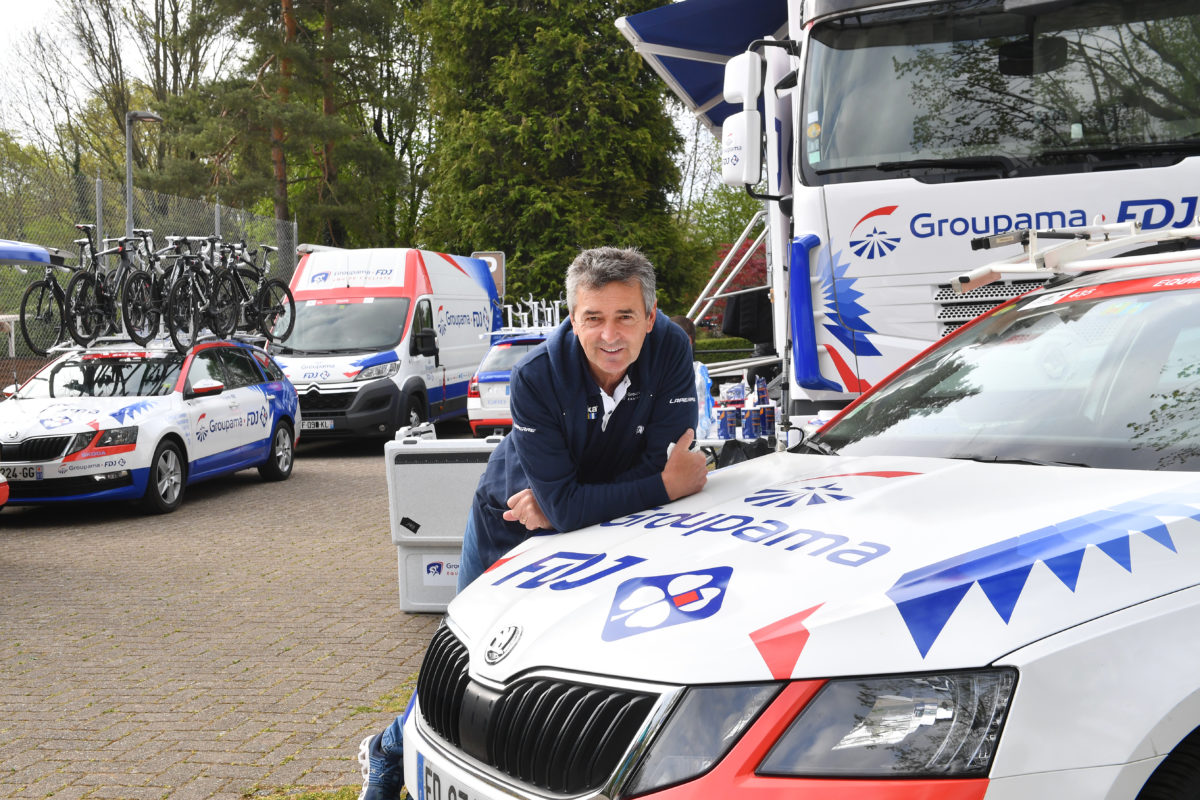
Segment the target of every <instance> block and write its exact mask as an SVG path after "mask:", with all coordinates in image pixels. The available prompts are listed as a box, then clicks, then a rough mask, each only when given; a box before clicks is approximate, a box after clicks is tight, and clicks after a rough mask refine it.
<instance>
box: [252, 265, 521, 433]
mask: <svg viewBox="0 0 1200 800" xmlns="http://www.w3.org/2000/svg"><path fill="white" fill-rule="evenodd" d="M300 251H301V254H302V258H301V260H300V263H299V264H298V265H297V267H296V271H295V273H294V274H293V276H292V282H291V289H292V293H293V294H294V295H295V298H296V327H295V329H294V330H293V331H292V335H291V336H290V337H288V339H287V341H286V342H283V343H282V344H280V345H277V346H276V347H275V348H274V354H275V356H276V359H277V360H278V361H279V363H280V364H281V365H282V366H283V368H284V371H285V372H286V373H287V376H288V379H289V380H291V381H292V383H293V384H294V385H295V386H296V391H297V393H298V394H299V396H300V407H301V408H302V409H303V411H304V422H303V423H302V430H303V431H304V436H305V438H311V437H312V436H364V437H388V438H390V437H391V436H392V435H394V434H395V432H396V431H397V430H398V429H399V428H401V427H404V426H407V425H414V424H416V423H418V422H422V421H426V420H428V421H437V420H440V419H446V418H449V417H453V416H462V415H465V414H466V413H467V384H468V382H469V381H470V379H471V376H472V375H474V374H475V370H476V368H477V367H478V366H479V362H480V360H481V359H482V358H483V356H484V354H485V353H487V351H488V348H489V347H490V345H491V333H492V331H494V330H496V329H498V328H499V327H500V325H501V322H502V310H501V306H500V302H499V297H498V292H497V282H496V279H495V277H494V276H495V275H497V274H500V275H502V274H503V255H502V254H498V253H488V254H480V255H483V256H485V257H483V258H475V257H470V258H468V257H466V256H456V255H449V254H446V253H437V252H432V251H428V250H416V249H410V248H378V249H362V250H347V249H341V248H329V247H314V246H311V245H302V246H301V248H300Z"/></svg>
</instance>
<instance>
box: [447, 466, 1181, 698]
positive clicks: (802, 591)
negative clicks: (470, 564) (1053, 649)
mask: <svg viewBox="0 0 1200 800" xmlns="http://www.w3.org/2000/svg"><path fill="white" fill-rule="evenodd" d="M1197 520H1200V480H1198V477H1197V476H1196V475H1195V474H1192V473H1180V472H1143V471H1138V472H1134V471H1120V470H1099V469H1086V468H1074V467H1048V466H1026V465H1012V464H981V463H975V462H970V461H957V460H944V459H929V458H897V457H882V456H871V457H862V458H849V457H836V456H833V457H831V456H814V455H796V454H790V453H777V454H771V455H769V456H765V457H763V458H759V459H755V460H753V461H748V462H745V463H743V464H740V465H738V466H735V467H731V468H728V469H724V470H720V471H718V472H716V473H713V474H712V475H711V477H710V480H709V482H708V485H707V486H706V487H705V489H704V490H703V491H702V492H700V493H699V494H697V495H693V496H692V497H690V498H685V499H683V500H680V501H678V502H676V503H672V504H670V505H667V506H664V507H662V508H657V509H651V510H649V511H647V512H644V513H642V514H634V515H630V516H628V517H624V518H621V519H616V520H613V521H611V522H609V523H605V524H602V525H598V526H594V527H591V528H588V529H584V530H581V531H576V532H573V533H569V534H558V535H552V536H539V537H534V538H532V539H530V540H528V541H526V542H525V543H524V544H522V545H521V546H520V547H518V548H516V549H515V550H513V551H511V552H510V553H508V554H507V556H506V558H505V559H503V560H502V561H501V562H499V563H498V564H497V565H495V566H493V568H492V569H491V570H489V571H488V572H487V573H485V574H484V575H483V576H482V577H481V578H479V579H478V580H477V581H476V582H475V583H473V584H472V585H471V587H470V588H468V589H467V590H466V591H465V592H463V594H461V595H460V596H459V597H457V598H456V599H455V600H454V601H453V603H452V604H451V606H450V609H449V617H448V619H449V624H450V625H451V626H452V627H453V628H454V629H455V631H456V632H457V633H458V634H459V636H460V637H462V638H463V640H464V641H465V642H467V644H468V647H469V648H470V652H471V671H472V674H474V675H476V676H478V677H481V678H484V679H490V680H495V681H505V680H508V679H510V678H512V677H513V676H516V675H518V674H519V673H521V672H523V671H525V670H528V669H532V668H547V667H549V668H555V669H561V670H568V671H578V672H583V673H590V674H607V675H614V676H621V677H624V678H633V679H640V680H650V681H662V682H667V683H689V684H690V683H719V682H725V681H752V680H769V679H772V678H774V679H784V678H789V677H792V678H814V677H826V676H835V675H848V674H869V673H881V672H896V671H918V670H930V669H952V668H962V667H977V666H980V665H984V664H988V663H991V662H993V661H995V660H996V659H998V658H1000V657H1001V656H1003V655H1004V654H1006V653H1009V652H1011V651H1013V650H1014V649H1016V648H1019V647H1021V646H1023V645H1026V644H1028V643H1030V642H1034V641H1036V640H1039V639H1042V638H1044V637H1046V636H1049V635H1051V634H1053V633H1055V632H1057V631H1061V630H1063V629H1065V628H1068V627H1071V626H1074V625H1078V624H1079V623H1081V622H1084V621H1085V620H1089V619H1094V618H1096V617H1099V616H1102V615H1104V614H1108V613H1110V612H1112V611H1114V610H1116V609H1120V608H1123V607H1126V606H1129V605H1132V604H1135V603H1138V602H1142V601H1144V600H1146V599H1149V598H1151V597H1155V596H1159V595H1163V594H1166V593H1169V592H1172V591H1175V590H1178V589H1180V588H1182V587H1184V586H1189V585H1192V584H1195V583H1196V582H1197V575H1200V526H1198V525H1197Z"/></svg>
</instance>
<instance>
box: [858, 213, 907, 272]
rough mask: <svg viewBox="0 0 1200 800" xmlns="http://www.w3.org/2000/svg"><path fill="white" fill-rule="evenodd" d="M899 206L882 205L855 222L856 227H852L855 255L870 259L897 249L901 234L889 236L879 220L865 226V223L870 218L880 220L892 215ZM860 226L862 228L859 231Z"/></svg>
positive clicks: (880, 256)
mask: <svg viewBox="0 0 1200 800" xmlns="http://www.w3.org/2000/svg"><path fill="white" fill-rule="evenodd" d="M897 208H899V206H880V207H879V208H877V209H875V210H874V211H871V212H868V213H867V215H866V216H864V217H863V218H862V219H860V220H859V221H858V222H856V223H854V227H853V228H851V229H850V249H851V250H853V251H854V255H856V256H858V257H859V258H864V257H865V258H868V259H875V258H883V257H884V256H886V255H889V254H890V253H891V252H892V251H893V250H895V249H896V246H897V245H898V244H900V237H899V236H889V235H888V232H887V231H886V230H880V229H879V226H880V223H879V222H878V221H877V222H873V223H871V224H870V225H869V226H867V227H863V223H864V222H866V221H867V220H869V219H875V220H878V219H879V218H880V217H890V216H891V215H892V212H893V211H895V210H896V209H897ZM859 228H862V230H861V231H859ZM868 228H869V230H868ZM856 233H857V234H858V235H857V237H856V236H855V234H856Z"/></svg>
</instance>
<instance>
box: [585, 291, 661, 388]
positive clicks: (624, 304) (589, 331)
mask: <svg viewBox="0 0 1200 800" xmlns="http://www.w3.org/2000/svg"><path fill="white" fill-rule="evenodd" d="M657 307H658V304H657V303H656V304H655V305H654V306H653V307H652V308H651V309H650V313H649V314H647V313H646V307H645V306H644V305H643V304H642V287H641V286H640V285H639V284H638V282H637V281H626V282H624V283H617V282H613V283H608V284H605V285H604V286H603V287H601V288H599V289H586V288H583V287H580V288H579V289H577V290H576V292H575V310H574V311H573V312H572V314H571V327H572V328H573V329H574V331H575V337H576V338H577V339H579V344H580V345H581V346H582V347H583V353H584V355H585V356H586V357H587V360H588V366H589V367H590V368H591V370H592V377H594V378H595V379H596V383H598V384H599V385H600V387H601V388H602V389H604V390H605V391H607V392H612V390H613V389H614V388H616V385H617V384H618V383H620V382H621V378H623V377H625V371H626V370H627V369H629V365H630V364H632V363H633V362H634V361H636V360H637V357H638V354H639V353H641V352H642V343H643V342H645V341H646V334H648V333H650V329H651V328H653V327H654V312H655V309H656V308H657Z"/></svg>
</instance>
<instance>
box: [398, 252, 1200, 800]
mask: <svg viewBox="0 0 1200 800" xmlns="http://www.w3.org/2000/svg"><path fill="white" fill-rule="evenodd" d="M1193 252H1195V251H1193ZM1172 257H1174V258H1175V259H1176V263H1174V264H1158V265H1157V266H1142V267H1132V268H1129V267H1127V268H1124V269H1119V270H1116V271H1106V272H1101V273H1095V274H1090V275H1086V276H1084V277H1079V278H1075V279H1073V280H1069V281H1059V282H1057V283H1051V284H1050V285H1048V286H1046V287H1045V288H1042V289H1039V290H1037V291H1035V292H1033V293H1031V294H1028V295H1026V296H1025V297H1024V298H1022V299H1018V300H1016V301H1013V302H1010V303H1008V304H1006V305H1004V306H1001V307H999V308H998V309H997V310H996V311H994V312H993V313H990V314H988V315H987V316H985V317H983V318H981V319H979V320H978V321H976V322H975V323H974V324H972V325H969V326H967V327H964V328H963V329H962V330H960V331H959V332H957V333H956V334H955V335H953V336H951V337H949V338H948V339H946V340H943V341H942V342H941V343H939V344H937V345H936V346H934V347H933V348H931V349H930V350H928V351H927V352H926V353H924V354H923V355H921V356H920V357H918V358H917V359H915V360H914V361H913V362H912V363H910V364H909V365H908V366H907V367H906V368H905V369H903V370H901V371H900V372H898V373H897V374H896V375H895V376H893V377H892V378H890V379H889V380H888V381H886V382H884V383H883V384H881V385H880V386H878V387H876V389H875V390H874V391H873V392H872V393H870V394H868V395H867V396H865V397H864V398H862V399H860V401H859V402H858V403H856V404H855V405H854V406H852V407H850V408H849V409H848V410H847V411H846V412H844V413H843V414H842V415H841V416H840V417H839V418H837V419H835V420H834V421H833V422H831V423H830V424H828V425H826V426H825V427H824V428H823V429H822V430H821V431H820V432H819V433H818V434H817V435H816V436H815V437H813V438H811V439H809V440H807V441H805V442H803V443H801V444H800V445H798V446H796V447H794V448H793V449H792V450H791V451H789V452H780V453H774V454H771V455H768V456H765V457H763V458H759V459H756V460H752V461H747V462H744V463H742V464H739V465H737V466H734V467H730V468H728V469H724V470H720V471H718V472H716V473H714V474H713V475H712V476H711V480H710V481H709V483H708V485H707V486H706V488H705V489H704V490H703V491H702V492H700V493H699V494H697V495H694V496H692V497H689V498H686V499H683V500H680V501H678V502H675V503H672V504H670V505H668V506H665V507H662V508H653V509H649V510H647V511H645V512H644V513H638V514H632V515H629V516H626V517H623V518H619V519H614V520H612V521H610V522H608V523H605V524H602V525H599V526H595V527H593V528H590V529H586V530H582V531H577V532H574V533H569V534H562V535H555V536H545V537H535V538H532V539H530V540H528V541H527V542H525V543H524V544H523V545H521V546H519V547H518V548H516V549H514V550H512V551H511V552H509V553H508V554H507V555H506V557H505V558H504V559H502V560H501V561H500V562H499V563H497V564H495V565H494V566H493V567H492V568H491V569H490V570H489V571H488V572H487V573H485V574H484V575H483V576H482V577H481V578H480V579H479V580H477V581H476V582H475V583H474V584H472V586H471V587H470V588H468V589H467V590H466V591H465V592H464V593H462V594H461V595H460V596H459V597H457V598H456V599H455V600H454V601H453V602H452V604H451V605H450V608H449V613H448V616H447V617H446V619H445V621H444V624H443V625H442V626H441V627H440V628H439V629H438V631H437V632H436V633H435V635H434V638H433V641H432V643H431V644H430V647H429V649H428V651H427V653H426V655H425V660H424V663H423V666H422V668H421V673H420V677H419V681H418V686H417V692H416V696H415V698H414V700H413V702H412V704H411V705H410V707H409V711H408V712H407V715H406V720H405V728H404V735H405V739H404V742H405V759H406V763H405V776H406V778H407V781H406V783H407V785H408V787H409V790H410V792H411V793H412V794H413V795H414V796H416V797H422V798H427V800H456V799H457V800H463V798H469V800H508V799H509V798H547V799H550V798H554V799H556V800H558V799H561V798H597V800H600V799H601V798H604V799H610V798H611V799H612V800H618V799H623V798H634V797H653V798H664V799H667V798H669V799H670V800H692V799H693V798H695V799H697V800H699V799H703V800H712V799H713V798H764V800H765V799H766V798H797V800H799V799H800V798H803V799H804V800H831V799H832V798H839V799H840V798H849V797H855V798H887V799H888V800H900V799H901V798H904V799H905V800H912V799H915V798H935V797H936V798H939V800H947V799H949V800H968V799H972V800H977V799H979V798H987V800H1029V798H1039V799H1040V798H1053V799H1054V800H1097V799H1098V798H1108V799H1109V800H1126V799H1132V798H1139V800H1152V799H1158V798H1182V797H1197V796H1200V794H1198V792H1200V788H1198V787H1200V728H1198V726H1200V635H1198V633H1197V632H1198V631H1200V259H1196V258H1194V257H1193V258H1192V260H1189V261H1183V262H1180V261H1178V259H1179V258H1180V256H1179V254H1172ZM1155 258H1160V257H1158V256H1155V257H1152V258H1151V259H1150V260H1154V259H1155ZM1160 260H1161V258H1160Z"/></svg>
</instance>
